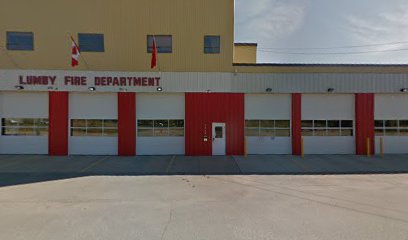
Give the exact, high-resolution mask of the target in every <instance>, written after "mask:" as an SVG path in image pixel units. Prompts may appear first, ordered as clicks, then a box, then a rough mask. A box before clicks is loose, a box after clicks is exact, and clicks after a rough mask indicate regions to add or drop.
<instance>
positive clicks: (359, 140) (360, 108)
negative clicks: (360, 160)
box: [355, 93, 375, 155]
mask: <svg viewBox="0 0 408 240" xmlns="http://www.w3.org/2000/svg"><path fill="white" fill-rule="evenodd" d="M355 105H356V106H355V111H356V154H357V155H365V154H367V138H369V139H370V150H371V151H370V152H371V153H370V154H374V152H375V149H374V146H375V145H374V136H375V134H374V94H373V93H357V94H356V95H355Z"/></svg>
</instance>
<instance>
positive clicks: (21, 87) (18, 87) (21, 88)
mask: <svg viewBox="0 0 408 240" xmlns="http://www.w3.org/2000/svg"><path fill="white" fill-rule="evenodd" d="M15 88H16V89H17V90H23V89H24V87H23V86H20V85H17V86H15Z"/></svg>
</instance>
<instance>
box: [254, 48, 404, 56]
mask: <svg viewBox="0 0 408 240" xmlns="http://www.w3.org/2000/svg"><path fill="white" fill-rule="evenodd" d="M257 51H258V52H265V53H274V54H287V55H353V54H367V53H384V52H400V51H408V48H401V49H393V50H377V51H375V50H373V51H359V52H282V51H267V50H257Z"/></svg>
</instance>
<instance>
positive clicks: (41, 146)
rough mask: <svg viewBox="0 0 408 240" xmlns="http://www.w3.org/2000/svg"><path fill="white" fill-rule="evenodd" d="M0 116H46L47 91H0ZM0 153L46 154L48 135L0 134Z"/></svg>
mask: <svg viewBox="0 0 408 240" xmlns="http://www.w3.org/2000/svg"><path fill="white" fill-rule="evenodd" d="M1 118H48V93H44V92H0V127H1ZM0 154H48V136H1V135H0Z"/></svg>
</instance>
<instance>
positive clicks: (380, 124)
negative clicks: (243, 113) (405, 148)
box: [374, 120, 408, 136]
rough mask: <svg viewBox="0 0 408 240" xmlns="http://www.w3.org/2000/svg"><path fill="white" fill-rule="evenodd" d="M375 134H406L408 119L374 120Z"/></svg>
mask: <svg viewBox="0 0 408 240" xmlns="http://www.w3.org/2000/svg"><path fill="white" fill-rule="evenodd" d="M374 125H375V135H376V136H408V120H375V122H374Z"/></svg>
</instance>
